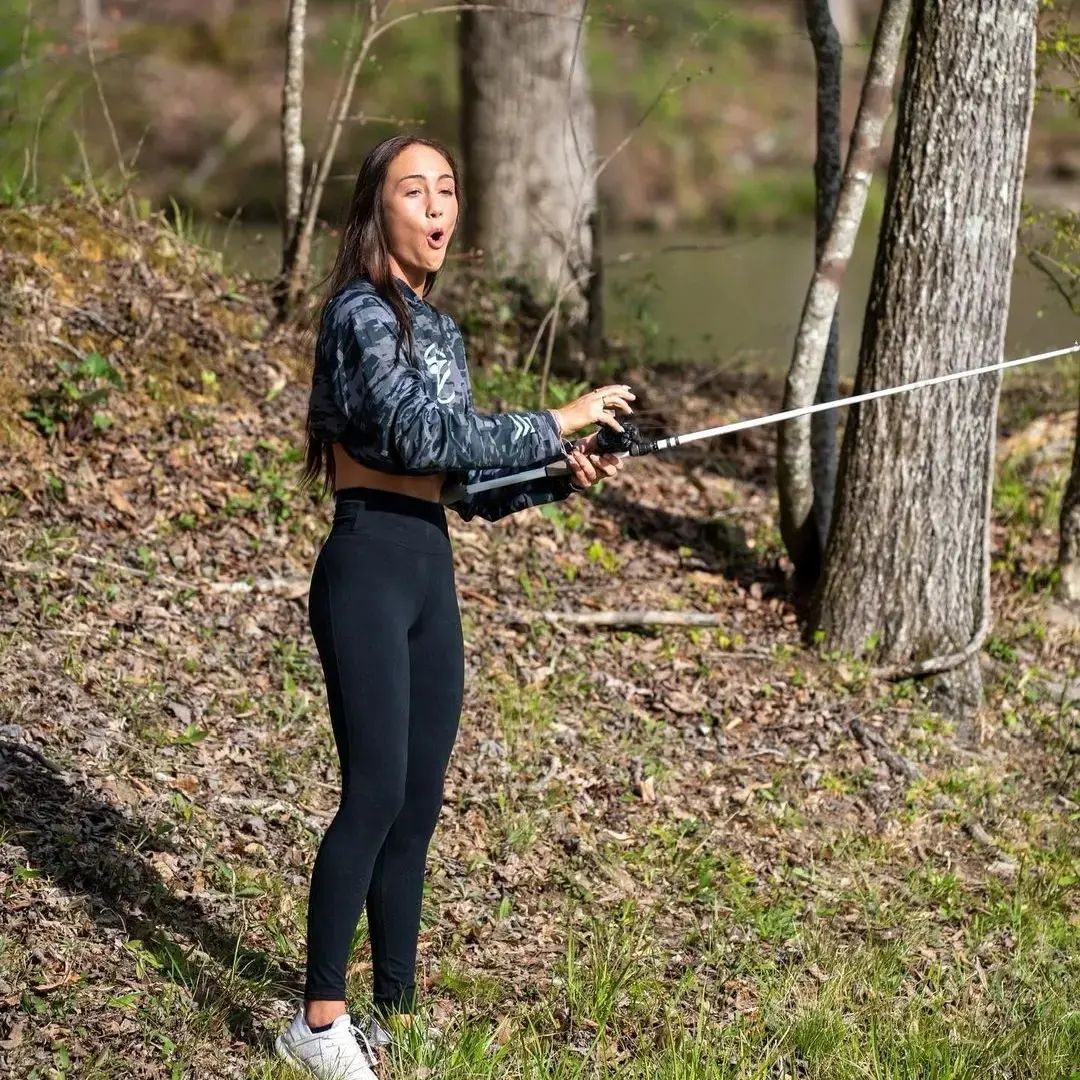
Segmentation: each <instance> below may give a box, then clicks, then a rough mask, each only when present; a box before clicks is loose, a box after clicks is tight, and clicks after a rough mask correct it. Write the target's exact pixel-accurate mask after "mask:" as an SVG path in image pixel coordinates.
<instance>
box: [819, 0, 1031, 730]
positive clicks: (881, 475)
mask: <svg viewBox="0 0 1080 1080" xmlns="http://www.w3.org/2000/svg"><path fill="white" fill-rule="evenodd" d="M1035 7H1036V0H947V2H946V0H916V2H915V4H914V11H913V16H912V25H911V30H910V35H909V43H908V55H907V67H906V72H905V77H904V88H903V93H902V96H901V102H900V112H899V117H898V122H897V132H896V139H895V150H894V156H893V162H892V168H891V170H890V174H889V185H888V191H887V194H886V204H885V217H884V220H883V222H882V229H881V238H880V241H879V245H878V252H877V260H876V263H875V266H874V275H873V280H872V283H871V289H870V300H869V303H868V306H867V313H866V321H865V326H864V329H863V339H862V349H861V355H860V363H859V372H858V375H857V378H856V389H857V391H858V392H861V391H864V390H870V389H872V388H876V387H884V386H888V385H890V384H895V383H901V382H907V381H909V380H912V379H918V378H922V377H925V376H931V375H938V374H942V373H945V372H947V371H955V370H961V369H967V368H973V367H978V366H980V365H983V364H988V363H991V362H993V361H995V360H997V359H999V358H1000V357H1001V354H1002V349H1003V345H1004V334H1005V321H1006V314H1007V310H1008V301H1009V283H1010V275H1011V270H1012V264H1013V257H1014V254H1015V247H1016V229H1017V223H1018V217H1019V211H1020V193H1021V186H1022V181H1023V175H1024V162H1025V158H1026V153H1027V138H1028V129H1029V125H1030V122H1031V106H1032V99H1033V90H1034V59H1035V57H1034V48H1035ZM999 387H1000V375H999V374H996V373H995V374H993V375H982V376H977V377H974V378H972V379H966V380H960V381H957V382H953V383H949V384H946V385H944V386H938V387H934V388H933V389H929V390H922V391H915V392H913V393H910V394H901V395H898V396H896V397H890V398H887V399H885V400H882V401H875V402H871V403H867V404H864V405H860V406H858V407H857V408H856V409H855V410H853V413H852V415H851V416H850V418H849V420H848V424H847V428H846V430H845V433H844V445H843V451H842V459H841V467H840V482H839V488H838V492H837V503H836V507H835V511H834V520H833V529H832V533H831V535H830V539H829V546H828V550H827V552H826V564H825V569H824V573H823V575H822V583H821V589H820V593H819V596H818V602H817V605H816V608H817V610H816V613H815V614H816V620H815V621H816V625H817V626H819V627H821V628H822V629H824V630H825V632H826V635H827V638H828V639H829V641H830V642H831V643H832V644H833V646H834V647H839V648H841V649H847V650H850V651H852V652H856V653H861V652H863V651H864V649H866V648H867V647H868V646H869V645H870V644H873V643H876V644H877V647H878V650H879V652H878V654H877V657H876V658H877V659H879V660H884V661H886V662H887V663H889V664H891V665H894V672H896V673H899V672H898V671H897V669H899V668H907V669H908V670H910V671H911V673H912V674H920V675H922V674H932V673H934V672H941V674H939V676H938V679H937V680H936V681H937V686H938V688H939V689H940V690H942V691H944V692H945V695H946V696H947V697H951V699H952V700H953V702H954V703H955V704H956V705H958V706H960V711H961V712H967V710H968V708H969V707H974V706H977V704H978V703H979V702H980V701H981V691H982V683H981V678H980V672H979V664H978V649H979V647H980V645H981V643H982V641H983V639H984V637H985V635H986V632H987V629H988V626H989V619H990V612H989V573H990V566H989V534H988V529H989V511H990V494H991V487H992V477H993V444H994V431H995V419H996V418H995V411H996V407H997V399H998V391H999Z"/></svg>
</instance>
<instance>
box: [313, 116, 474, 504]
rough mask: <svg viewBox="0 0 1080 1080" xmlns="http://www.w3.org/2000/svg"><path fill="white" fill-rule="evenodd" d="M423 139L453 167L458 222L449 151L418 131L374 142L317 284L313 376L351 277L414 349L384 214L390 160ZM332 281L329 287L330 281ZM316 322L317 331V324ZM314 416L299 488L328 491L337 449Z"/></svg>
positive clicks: (427, 285)
mask: <svg viewBox="0 0 1080 1080" xmlns="http://www.w3.org/2000/svg"><path fill="white" fill-rule="evenodd" d="M414 143H421V144H423V145H424V146H430V147H431V148H432V149H433V150H437V151H438V152H439V153H440V154H442V156H443V157H444V158H446V160H447V162H448V163H449V165H450V171H451V173H453V176H454V190H455V192H456V194H457V199H458V220H459V221H460V217H461V210H462V201H461V185H460V184H459V183H458V167H457V162H456V161H455V160H454V156H453V154H452V153H451V152H450V150H449V149H448V148H447V147H446V146H444V145H443V144H442V143H441V142H439V141H438V140H436V139H428V138H424V137H423V136H420V135H393V136H391V137H390V138H389V139H383V141H382V142H380V143H378V144H376V145H375V146H373V147H372V148H371V149H370V150H369V151H368V153H367V156H366V157H365V158H364V161H363V164H361V166H360V172H359V173H358V174H357V177H356V187H355V188H354V189H353V197H352V203H351V204H350V206H349V213H348V217H347V219H346V222H345V228H344V231H343V232H342V236H341V244H340V246H339V247H338V253H337V258H336V259H335V260H334V265H333V267H332V268H331V270H330V272H329V273H328V274H327V275H326V277H324V278H323V279H322V281H320V282H319V283H318V285H316V286H315V291H318V290H319V289H321V288H322V287H323V285H326V290H325V292H324V293H323V294H322V300H321V301H320V302H319V303H318V304H317V307H316V309H315V310H316V311H317V313H318V315H317V318H315V317H309V322H308V323H307V326H306V333H305V335H304V341H305V346H306V351H307V354H308V356H309V358H310V360H311V371H312V380H313V381H314V377H315V363H316V356H315V350H316V348H317V346H318V341H319V338H320V337H321V336H322V329H323V322H324V320H325V318H326V309H327V307H328V306H329V304H330V301H331V300H332V299H333V297H334V296H335V295H336V294H337V293H338V291H339V290H341V289H342V288H344V287H345V286H346V285H348V283H349V282H350V281H353V280H355V279H356V278H358V277H366V278H367V279H368V280H369V281H370V282H371V283H372V284H373V285H374V286H375V289H376V290H377V291H378V293H379V294H380V295H381V296H382V298H383V299H384V300H385V301H386V302H387V303H388V304H389V305H390V307H391V308H392V309H393V311H394V314H395V315H396V317H397V324H398V339H397V340H398V346H399V347H400V346H401V344H402V342H403V341H404V342H406V343H407V346H408V349H409V351H410V352H411V351H412V347H413V333H412V320H411V319H410V317H409V309H408V307H407V305H406V303H405V298H404V297H403V296H402V295H401V293H400V292H399V291H398V288H397V286H396V285H395V284H394V282H393V274H392V272H391V270H390V247H389V244H388V242H387V229H386V222H385V220H384V218H383V203H382V194H383V185H384V184H385V182H386V174H387V171H388V170H389V168H390V163H391V162H392V161H393V160H394V158H396V157H397V156H398V154H400V153H401V151H402V150H404V149H405V148H406V147H408V146H412V145H413V144H414ZM436 277H438V271H437V270H432V271H429V272H428V274H427V275H426V279H425V281H424V291H423V295H424V296H425V297H426V296H427V295H428V293H429V292H431V290H432V288H433V287H434V285H435V279H436ZM327 282H329V284H328V285H327V284H326V283H327ZM316 323H317V329H316V326H315V324H316ZM311 424H312V415H311V407H310V404H309V406H308V415H307V423H306V425H305V430H306V435H305V446H304V469H303V472H302V473H301V474H300V487H301V490H303V489H305V488H307V487H309V486H310V485H311V484H313V483H314V482H315V481H316V479H317V478H319V477H320V476H321V477H322V491H321V493H320V495H326V494H327V493H328V492H331V491H333V490H334V452H333V447H332V444H330V443H328V442H324V441H323V440H321V439H317V438H315V436H314V435H313V434H312V430H311Z"/></svg>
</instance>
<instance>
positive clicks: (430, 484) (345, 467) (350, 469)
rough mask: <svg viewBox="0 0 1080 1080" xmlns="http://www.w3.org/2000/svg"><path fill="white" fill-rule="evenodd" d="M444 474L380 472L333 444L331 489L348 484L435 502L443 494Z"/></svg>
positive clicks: (339, 488)
mask: <svg viewBox="0 0 1080 1080" xmlns="http://www.w3.org/2000/svg"><path fill="white" fill-rule="evenodd" d="M445 481H446V473H430V474H429V475H427V476H406V475H404V474H403V473H388V472H380V471H379V470H378V469H370V468H368V466H366V465H361V464H360V462H358V461H354V460H353V459H352V458H351V457H349V455H348V454H346V453H345V451H344V450H343V449H342V448H341V444H340V443H334V490H335V491H340V490H341V489H342V488H347V487H366V488H378V489H379V490H380V491H396V492H397V493H398V494H399V495H411V496H412V497H413V498H414V499H427V500H428V501H429V502H438V501H439V497H440V496H441V495H442V488H443V483H444V482H445Z"/></svg>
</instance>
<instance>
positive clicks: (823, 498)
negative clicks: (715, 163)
mask: <svg viewBox="0 0 1080 1080" xmlns="http://www.w3.org/2000/svg"><path fill="white" fill-rule="evenodd" d="M805 5H806V27H807V30H808V31H809V32H810V41H811V43H812V44H813V46H814V59H815V61H816V63H817V79H818V89H817V159H816V160H815V162H814V185H815V188H816V207H815V218H816V220H815V225H816V230H815V232H816V235H815V242H814V259H815V265H817V264H818V263H820V261H821V257H822V255H823V254H824V252H825V245H826V243H827V242H828V239H829V233H830V231H831V230H832V223H833V219H834V218H835V217H836V203H837V199H838V198H839V195H840V176H841V168H842V166H841V162H840V105H841V96H840V91H841V78H842V74H843V64H844V51H843V49H842V48H841V47H840V42H841V40H844V41H847V40H848V38H845V37H843V35H842V34H839V35H838V32H837V28H836V26H835V25H834V22H833V16H834V15H835V3H833V4H832V10H830V2H829V0H805ZM850 10H851V9H850V5H848V11H849V12H850ZM839 351H840V312H839V304H838V306H837V308H836V309H834V311H833V317H832V325H831V326H830V327H829V340H828V344H827V345H826V347H825V362H824V364H823V366H822V369H821V378H820V379H818V386H817V394H816V396H815V399H814V400H815V401H832V400H833V399H834V398H836V397H837V396H838V394H839V390H840V386H839V371H838V357H837V353H838V352H839ZM837 422H838V419H837V415H836V413H835V412H825V413H818V414H817V415H816V416H814V417H812V418H811V421H810V472H811V476H812V479H813V486H814V512H813V524H814V529H813V532H812V534H811V538H810V540H811V542H810V543H809V544H808V548H809V551H808V553H807V554H808V556H809V557H808V558H807V559H806V560H805V561H804V565H803V566H802V567H801V569H802V571H803V575H804V580H809V581H810V583H811V584H812V583H815V582H816V581H817V578H818V575H819V574H820V573H821V556H822V553H823V552H824V551H825V541H826V540H827V539H828V536H829V519H830V517H831V516H832V504H833V497H834V494H835V491H836V431H837ZM808 571H809V572H810V573H807V572H808Z"/></svg>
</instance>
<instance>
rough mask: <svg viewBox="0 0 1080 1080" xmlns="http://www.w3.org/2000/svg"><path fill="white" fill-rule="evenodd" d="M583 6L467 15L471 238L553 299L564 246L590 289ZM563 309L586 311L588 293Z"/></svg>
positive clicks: (540, 3) (546, 4)
mask: <svg viewBox="0 0 1080 1080" xmlns="http://www.w3.org/2000/svg"><path fill="white" fill-rule="evenodd" d="M581 6H582V5H581V0H505V7H506V11H505V12H501V11H500V12H491V11H466V12H463V13H462V16H461V38H460V44H461V51H460V61H461V87H462V95H461V96H462V120H461V125H462V133H461V134H462V139H461V141H462V147H463V159H464V169H463V171H464V174H465V204H466V207H467V208H468V209H467V213H466V214H465V220H464V227H465V242H466V244H467V245H468V246H469V247H472V248H480V249H481V250H482V251H483V253H484V256H485V257H486V259H487V260H488V265H489V266H490V267H491V268H492V269H493V270H494V271H495V272H496V273H497V274H499V275H500V276H507V277H517V278H519V279H521V280H522V281H524V282H526V283H527V284H528V285H529V287H530V288H531V289H532V290H533V292H534V293H535V295H536V296H537V297H538V298H541V299H543V300H545V301H548V300H550V299H551V298H552V297H553V295H554V293H555V290H556V288H557V286H558V283H559V278H560V275H561V269H562V266H563V261H564V255H565V254H566V252H567V246H568V245H569V259H568V266H569V271H570V273H571V274H573V275H574V276H575V277H576V278H577V279H578V280H579V281H581V283H582V285H583V286H584V285H586V284H587V281H588V277H589V267H590V263H591V254H592V244H591V240H590V235H589V217H590V214H591V213H592V211H593V208H594V206H595V201H596V194H595V190H594V188H595V185H594V184H592V183H590V182H589V179H588V178H589V170H590V168H591V167H592V165H593V154H594V149H593V147H594V135H593V127H594V115H593V107H592V102H591V100H590V97H589V83H588V78H587V75H586V70H585V49H584V27H583V26H582V25H581V23H580V14H581ZM525 12H543V14H525ZM579 34H580V40H579ZM575 211H576V213H575ZM563 304H564V305H565V306H566V307H567V308H568V310H569V312H570V314H571V317H572V318H574V319H575V320H580V319H582V318H584V315H585V310H586V303H585V289H584V288H575V289H574V290H573V291H572V292H570V293H569V294H568V295H567V297H566V299H565V300H564V301H563Z"/></svg>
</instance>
